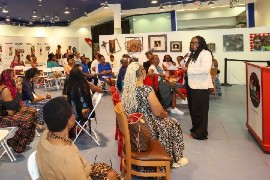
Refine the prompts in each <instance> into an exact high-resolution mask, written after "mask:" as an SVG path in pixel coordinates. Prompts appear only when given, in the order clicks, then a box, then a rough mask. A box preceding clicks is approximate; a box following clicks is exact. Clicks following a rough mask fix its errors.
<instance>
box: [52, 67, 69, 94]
mask: <svg viewBox="0 0 270 180" xmlns="http://www.w3.org/2000/svg"><path fill="white" fill-rule="evenodd" d="M52 72H56V73H57V74H58V75H59V77H55V84H56V88H57V89H58V90H59V89H60V85H61V80H65V79H66V75H65V69H64V68H63V67H52ZM62 84H63V86H64V83H62Z"/></svg>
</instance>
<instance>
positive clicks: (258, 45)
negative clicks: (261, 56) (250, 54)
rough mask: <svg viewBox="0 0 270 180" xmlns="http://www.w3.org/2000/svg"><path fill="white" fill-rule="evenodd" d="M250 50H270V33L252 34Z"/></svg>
mask: <svg viewBox="0 0 270 180" xmlns="http://www.w3.org/2000/svg"><path fill="white" fill-rule="evenodd" d="M249 37H250V51H270V33H260V34H250V36H249Z"/></svg>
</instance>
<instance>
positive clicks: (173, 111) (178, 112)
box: [171, 108, 184, 115]
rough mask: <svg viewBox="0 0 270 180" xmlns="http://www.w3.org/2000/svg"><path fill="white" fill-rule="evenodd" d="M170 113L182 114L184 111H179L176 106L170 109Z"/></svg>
mask: <svg viewBox="0 0 270 180" xmlns="http://www.w3.org/2000/svg"><path fill="white" fill-rule="evenodd" d="M171 113H174V114H179V115H184V112H182V111H180V110H179V109H177V108H174V109H172V110H171Z"/></svg>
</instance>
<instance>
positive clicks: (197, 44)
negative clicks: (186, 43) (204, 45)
mask: <svg viewBox="0 0 270 180" xmlns="http://www.w3.org/2000/svg"><path fill="white" fill-rule="evenodd" d="M190 44H192V45H194V44H196V45H198V44H199V42H190Z"/></svg>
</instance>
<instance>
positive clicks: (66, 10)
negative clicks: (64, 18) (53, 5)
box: [64, 6, 69, 14]
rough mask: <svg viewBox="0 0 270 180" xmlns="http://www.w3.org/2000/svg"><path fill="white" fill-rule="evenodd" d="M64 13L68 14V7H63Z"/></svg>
mask: <svg viewBox="0 0 270 180" xmlns="http://www.w3.org/2000/svg"><path fill="white" fill-rule="evenodd" d="M64 13H65V14H69V7H68V6H66V7H65V12H64Z"/></svg>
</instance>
